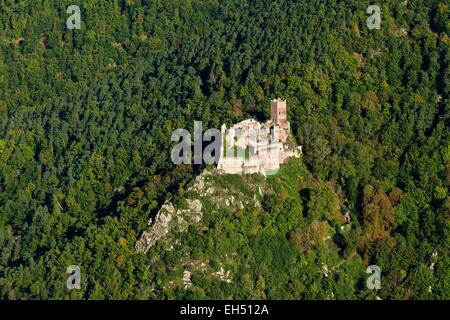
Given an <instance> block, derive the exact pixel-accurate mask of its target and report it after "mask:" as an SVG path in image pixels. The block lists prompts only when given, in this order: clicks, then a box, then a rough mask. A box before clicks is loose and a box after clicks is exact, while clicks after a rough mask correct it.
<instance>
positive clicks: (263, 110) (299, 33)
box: [0, 0, 450, 299]
mask: <svg viewBox="0 0 450 320" xmlns="http://www.w3.org/2000/svg"><path fill="white" fill-rule="evenodd" d="M71 4H74V3H73V1H72V0H71V1H66V0H63V1H51V0H39V1H31V2H30V1H24V0H18V1H17V0H3V1H1V2H0V298H2V299H27V298H32V299H37V298H39V299H69V298H70V299H112V298H114V299H149V298H152V299H165V298H205V299H206V298H217V299H222V298H241V299H245V298H259V299H264V298H272V299H282V298H285V299H300V298H306V299H325V298H328V299H332V298H337V299H346V298H350V299H364V298H370V299H373V298H375V296H376V295H378V296H379V297H381V298H383V299H449V298H450V288H449V284H450V256H449V249H450V239H449V226H450V224H449V218H450V197H449V192H448V190H449V185H450V144H449V141H450V139H449V138H450V131H449V128H450V116H449V101H448V92H449V89H450V81H449V76H450V72H449V67H448V62H449V60H450V50H449V49H450V37H449V33H450V23H449V21H450V19H449V18H450V7H449V3H448V1H444V0H429V1H425V0H417V1H416V0H415V1H393V0H390V1H380V3H379V4H378V5H379V6H380V7H381V19H382V23H381V29H380V30H369V29H368V28H367V26H366V19H367V17H368V14H366V8H367V7H368V6H369V5H370V4H372V3H368V2H367V1H361V0H348V1H347V0H346V1H337V0H308V1H305V0H298V1H291V0H270V1H269V0H223V1H222V0H210V1H205V0H154V1H153V0H152V1H146V0H141V1H137V0H126V1H117V0H114V1H100V0H99V1H96V0H95V1H94V0H92V1H80V3H79V6H80V8H81V29H79V30H76V29H75V30H68V29H67V28H66V19H67V18H68V16H69V14H67V13H66V9H67V7H68V6H69V5H71ZM278 96H279V97H283V98H286V99H287V101H288V110H289V120H290V122H291V125H292V133H293V136H294V138H295V139H296V141H297V143H298V144H299V145H302V146H303V151H304V156H303V158H302V160H301V161H300V162H298V163H297V162H294V163H290V164H289V166H287V167H286V168H285V169H284V171H282V172H281V173H280V176H278V177H275V178H274V180H273V181H268V182H267V183H269V184H271V185H272V187H271V188H274V189H273V190H275V192H274V193H270V192H269V193H268V196H265V197H264V199H261V201H262V207H261V209H260V210H258V211H257V212H255V211H254V210H253V208H244V209H243V210H242V212H240V213H239V214H229V213H226V212H224V213H223V215H220V214H219V215H211V219H207V220H206V222H205V223H207V225H206V228H207V229H206V230H209V231H202V229H196V228H190V229H189V231H190V232H188V233H187V234H184V235H183V236H181V235H180V241H182V246H181V245H180V247H179V249H180V250H183V251H182V252H177V251H176V250H175V251H167V248H164V246H163V245H162V244H161V245H157V246H155V247H154V248H152V250H150V251H148V252H147V253H138V252H136V250H135V243H136V241H137V240H138V239H139V237H140V236H141V234H142V232H143V231H144V230H145V229H146V228H147V221H148V220H149V218H151V217H153V216H154V215H155V214H156V213H157V212H158V210H159V209H160V207H161V205H162V204H163V203H164V202H165V201H166V200H169V201H172V202H174V203H176V204H179V205H181V206H182V204H183V203H184V202H185V200H186V199H185V194H186V186H187V185H189V184H190V183H192V181H193V179H194V178H195V177H196V176H197V175H198V174H199V173H200V172H201V170H202V169H203V168H200V167H199V166H175V165H174V164H172V162H171V160H170V149H171V147H172V145H173V144H172V142H171V141H170V138H171V134H172V132H173V130H175V129H177V128H188V129H189V130H191V129H192V127H193V123H194V120H202V121H203V127H204V128H210V127H215V128H218V127H220V125H221V124H222V123H224V122H225V123H232V122H237V121H240V120H243V119H245V118H248V117H255V118H258V119H265V118H267V117H268V116H269V109H268V107H267V106H268V101H269V99H272V98H274V97H278ZM289 177H295V179H291V180H289ZM301 177H303V178H301ZM277 179H278V180H277ZM286 179H287V180H286ZM225 182H226V181H225ZM225 182H224V183H225ZM229 183H231V184H229V185H228V186H232V185H233V181H231V182H229ZM238 185H239V184H238ZM344 210H348V211H349V212H350V215H351V217H352V224H351V226H350V228H351V230H350V231H348V232H340V231H339V230H341V224H342V222H341V221H339V218H337V216H338V215H337V213H336V212H340V211H344ZM214 217H216V218H217V220H215V219H216V218H214ZM325 222H326V223H327V227H328V226H329V227H330V228H331V229H333V230H334V231H333V232H332V233H330V234H333V237H332V239H330V240H331V243H327V244H326V245H321V244H320V243H317V241H316V242H314V241H313V240H314V239H313V238H311V236H309V235H310V234H316V233H319V234H321V233H320V231H321V230H322V229H323V228H322V226H324V224H323V223H325ZM223 230H226V232H225V233H222V232H223ZM224 235H228V236H226V237H225V236H224ZM201 241H203V242H201ZM214 241H217V243H216V242H214ZM220 241H222V242H220ZM219 242H220V243H219ZM223 242H228V244H227V245H226V244H225V243H223ZM319 242H320V241H319ZM328 242H330V241H328ZM311 243H314V245H311ZM236 248H238V249H239V250H240V252H242V253H243V254H246V256H245V258H242V259H237V260H234V261H233V262H230V268H233V272H234V274H233V279H234V280H235V282H232V283H227V282H226V281H221V280H220V279H214V278H211V277H207V278H202V277H201V276H199V278H195V277H193V278H192V281H193V283H194V287H193V288H189V287H188V288H184V287H183V286H178V287H174V286H172V285H171V283H170V281H171V279H170V277H169V275H170V272H171V270H174V271H173V272H175V273H176V274H175V275H176V276H180V277H181V276H182V272H181V271H180V270H177V268H178V267H179V266H177V265H176V264H175V265H174V261H177V260H176V258H179V256H178V257H177V256H174V255H176V254H179V255H181V254H182V255H183V257H192V259H199V258H202V259H209V260H211V263H212V267H216V269H217V268H219V265H218V264H217V259H216V258H217V256H216V255H217V254H219V255H220V254H221V252H220V251H219V252H218V251H217V250H223V251H224V252H230V253H232V252H233V251H234V250H235V249H236ZM186 250H187V251H186ZM189 250H191V251H189ZM252 252H253V253H252ZM264 252H266V253H267V252H268V253H267V255H264V254H265V253H264ZM274 253H277V254H274ZM253 254H254V256H253ZM155 257H159V258H158V259H156V260H155ZM341 260H342V261H347V262H349V263H347V264H346V263H344V264H343V265H342V268H341V269H339V267H337V273H336V274H334V275H332V276H329V277H328V276H327V277H325V275H324V274H323V273H318V272H317V271H316V268H319V269H320V268H322V266H323V264H324V263H325V262H327V263H328V262H330V261H331V262H333V263H334V262H336V263H337V262H338V261H341ZM214 261H216V262H214ZM214 263H216V265H214ZM370 264H376V265H378V266H379V267H380V268H381V270H382V277H383V278H382V279H383V280H382V289H381V290H379V291H370V290H367V289H366V288H365V282H364V281H365V280H364V279H365V276H366V275H365V274H364V271H365V268H366V267H367V266H368V265H370ZM69 265H78V266H80V268H81V272H82V279H83V280H82V288H81V290H68V289H67V288H66V279H67V276H68V275H67V274H66V269H67V267H68V266H69ZM336 265H337V264H336ZM361 270H362V273H363V274H361ZM180 272H181V274H179V273H180ZM196 281H197V282H196ZM241 283H243V284H244V285H242V286H241V285H240V284H241ZM331 292H332V293H333V295H330V293H331Z"/></svg>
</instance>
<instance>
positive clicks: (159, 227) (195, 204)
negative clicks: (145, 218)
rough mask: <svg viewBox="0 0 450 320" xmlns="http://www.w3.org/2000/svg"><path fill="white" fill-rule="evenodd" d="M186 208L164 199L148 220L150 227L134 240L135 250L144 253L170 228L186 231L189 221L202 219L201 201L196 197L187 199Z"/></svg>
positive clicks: (196, 221)
mask: <svg viewBox="0 0 450 320" xmlns="http://www.w3.org/2000/svg"><path fill="white" fill-rule="evenodd" d="M186 201H187V208H186V209H178V210H176V209H175V207H174V206H173V204H172V203H171V202H168V201H166V202H165V203H164V205H163V206H162V207H161V209H160V210H159V211H158V213H157V214H156V216H155V218H154V219H150V220H149V225H150V228H149V229H148V230H146V231H144V233H143V234H142V236H141V238H140V239H139V240H138V241H137V242H136V245H135V248H136V251H137V252H143V253H146V252H147V251H148V250H149V249H150V248H151V247H153V246H154V245H155V244H156V242H157V241H158V240H159V239H162V238H164V237H165V236H166V235H167V234H168V233H169V231H170V230H171V229H172V228H176V229H178V230H180V231H186V230H187V227H188V226H189V224H190V223H198V222H200V221H201V219H202V203H201V201H200V200H198V199H194V200H191V199H187V200H186Z"/></svg>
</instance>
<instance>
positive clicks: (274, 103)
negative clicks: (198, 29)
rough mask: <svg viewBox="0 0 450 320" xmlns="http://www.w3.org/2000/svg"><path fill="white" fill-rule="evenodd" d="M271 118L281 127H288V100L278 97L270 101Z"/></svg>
mask: <svg viewBox="0 0 450 320" xmlns="http://www.w3.org/2000/svg"><path fill="white" fill-rule="evenodd" d="M270 119H271V120H272V121H273V122H274V123H275V124H277V125H279V126H280V127H282V128H285V127H286V122H287V115H286V100H281V99H280V98H278V99H273V100H271V101H270Z"/></svg>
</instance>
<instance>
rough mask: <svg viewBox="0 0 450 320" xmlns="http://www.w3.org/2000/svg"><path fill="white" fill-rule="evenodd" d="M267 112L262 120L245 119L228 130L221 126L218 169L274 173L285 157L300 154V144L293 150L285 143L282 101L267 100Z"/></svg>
mask: <svg viewBox="0 0 450 320" xmlns="http://www.w3.org/2000/svg"><path fill="white" fill-rule="evenodd" d="M270 115H271V117H270V120H268V121H266V122H265V123H260V122H258V121H256V120H254V119H248V120H244V121H242V122H239V123H237V124H235V125H233V126H232V127H231V128H229V129H227V127H226V125H225V124H224V125H222V128H221V133H222V134H221V136H222V146H221V150H220V151H221V152H220V159H219V163H218V165H217V170H218V171H219V172H222V173H231V174H245V173H260V174H263V175H270V174H273V173H276V172H277V171H278V169H279V168H280V164H281V163H283V162H285V161H286V159H287V158H289V157H292V156H297V157H299V156H300V154H301V147H297V148H295V149H294V148H290V147H289V146H288V144H287V142H288V138H289V133H290V123H289V121H288V120H287V108H286V100H281V99H279V98H278V99H274V100H271V101H270Z"/></svg>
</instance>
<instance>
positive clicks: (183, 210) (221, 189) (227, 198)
mask: <svg viewBox="0 0 450 320" xmlns="http://www.w3.org/2000/svg"><path fill="white" fill-rule="evenodd" d="M223 179H224V177H223V176H218V175H217V174H216V173H215V172H214V171H209V170H206V169H205V170H204V171H203V172H202V174H200V175H198V176H197V177H196V178H195V180H194V181H193V182H192V183H191V185H190V186H189V187H188V188H187V189H186V191H187V192H186V195H185V197H186V198H185V200H183V201H182V204H180V205H178V208H176V207H175V206H174V205H173V204H172V203H171V202H169V201H166V202H165V203H164V204H163V205H162V207H161V208H160V210H159V211H158V213H157V214H156V216H155V217H154V218H153V219H150V220H149V221H148V225H149V228H148V229H147V230H146V231H144V232H143V234H142V236H141V237H140V239H139V240H138V241H137V242H136V244H135V248H136V251H137V252H142V253H147V252H148V250H150V248H152V247H153V246H154V245H155V244H156V243H157V242H158V241H160V240H163V239H166V240H168V241H169V242H170V244H171V246H169V248H173V242H171V241H170V231H171V230H175V231H180V232H185V231H187V230H188V228H189V226H190V225H195V226H200V225H201V222H202V219H203V210H204V207H205V205H206V206H207V207H208V208H209V209H210V211H211V210H216V211H219V212H221V211H223V210H228V211H238V210H244V209H245V208H257V207H260V206H261V202H260V200H261V199H262V196H263V191H262V190H261V187H263V188H265V186H264V184H265V182H264V181H263V182H258V183H255V181H254V180H252V179H254V178H251V177H247V178H245V177H241V178H240V179H239V180H237V183H238V185H232V184H231V183H225V184H223ZM235 183H236V182H235ZM203 227H206V226H203Z"/></svg>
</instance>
